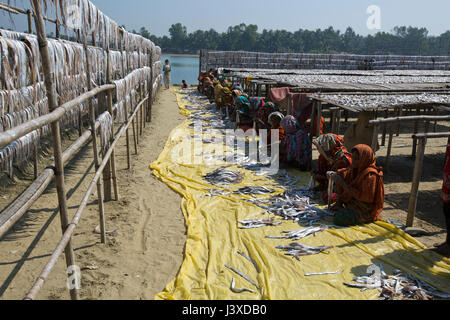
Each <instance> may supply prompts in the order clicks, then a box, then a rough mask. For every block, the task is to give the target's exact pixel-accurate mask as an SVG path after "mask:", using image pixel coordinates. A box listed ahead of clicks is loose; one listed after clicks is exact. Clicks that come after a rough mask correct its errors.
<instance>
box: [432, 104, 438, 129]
mask: <svg viewBox="0 0 450 320" xmlns="http://www.w3.org/2000/svg"><path fill="white" fill-rule="evenodd" d="M433 114H434V115H435V116H437V115H438V109H437V108H436V107H433ZM433 132H437V121H435V122H434V127H433Z"/></svg>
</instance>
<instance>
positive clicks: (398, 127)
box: [397, 107, 403, 137]
mask: <svg viewBox="0 0 450 320" xmlns="http://www.w3.org/2000/svg"><path fill="white" fill-rule="evenodd" d="M402 115H403V108H402V107H397V116H398V117H401V116H402ZM399 135H400V121H399V122H398V124H397V137H398V136H399Z"/></svg>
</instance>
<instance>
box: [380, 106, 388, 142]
mask: <svg viewBox="0 0 450 320" xmlns="http://www.w3.org/2000/svg"><path fill="white" fill-rule="evenodd" d="M384 118H385V119H387V118H389V111H388V110H384ZM386 129H387V128H386V123H385V124H383V136H382V138H381V145H382V146H383V147H384V146H385V145H386Z"/></svg>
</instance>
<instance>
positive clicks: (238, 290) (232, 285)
mask: <svg viewBox="0 0 450 320" xmlns="http://www.w3.org/2000/svg"><path fill="white" fill-rule="evenodd" d="M230 289H231V291H233V292H234V293H242V292H244V291H248V292H252V293H256V291H255V290H252V289H248V288H236V287H235V281H234V277H233V278H232V279H231V286H230Z"/></svg>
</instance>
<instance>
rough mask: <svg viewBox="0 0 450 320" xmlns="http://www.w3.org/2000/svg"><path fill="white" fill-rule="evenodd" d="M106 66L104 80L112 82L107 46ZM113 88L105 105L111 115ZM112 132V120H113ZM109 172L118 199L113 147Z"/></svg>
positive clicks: (112, 139)
mask: <svg viewBox="0 0 450 320" xmlns="http://www.w3.org/2000/svg"><path fill="white" fill-rule="evenodd" d="M107 54H108V56H107V59H108V60H107V63H106V65H107V67H106V82H107V83H112V77H111V55H110V52H109V48H108V49H107ZM113 92H114V91H113V90H111V91H109V92H108V99H107V101H106V105H107V108H108V112H109V113H110V114H111V116H113ZM113 132H114V121H113ZM113 141H114V136H111V141H110V143H112V142H113ZM110 161H111V173H112V181H113V187H114V195H115V200H116V201H119V188H118V187H117V172H116V155H115V150H114V149H113V150H112V152H111V160H110Z"/></svg>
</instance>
